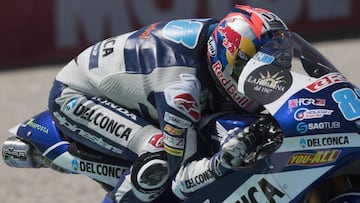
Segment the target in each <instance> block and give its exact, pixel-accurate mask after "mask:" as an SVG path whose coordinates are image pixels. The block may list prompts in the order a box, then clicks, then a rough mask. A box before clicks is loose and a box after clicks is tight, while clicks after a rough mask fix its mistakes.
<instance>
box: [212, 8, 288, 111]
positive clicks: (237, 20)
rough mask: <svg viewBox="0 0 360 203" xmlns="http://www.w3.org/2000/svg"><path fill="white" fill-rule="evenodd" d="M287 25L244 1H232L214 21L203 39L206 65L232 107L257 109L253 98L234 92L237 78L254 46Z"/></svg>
mask: <svg viewBox="0 0 360 203" xmlns="http://www.w3.org/2000/svg"><path fill="white" fill-rule="evenodd" d="M287 29H288V28H287V26H286V25H285V24H284V22H283V21H282V20H281V19H280V18H279V17H278V16H276V15H275V14H274V13H272V12H270V11H268V10H265V9H261V8H253V7H250V6H245V5H235V7H234V8H233V10H232V11H231V12H230V13H229V14H228V15H227V16H226V17H225V18H224V19H222V20H220V22H219V23H218V24H217V26H216V27H215V29H214V31H213V32H212V34H211V36H210V37H209V40H208V42H207V58H208V63H209V69H210V73H211V75H212V76H213V77H214V79H215V81H216V86H217V89H219V91H220V93H221V94H222V95H223V96H225V97H226V98H227V99H228V100H230V101H232V102H235V107H240V109H242V110H245V111H248V112H255V111H257V110H258V109H259V104H258V103H257V102H256V101H255V100H253V99H252V98H250V97H248V96H246V95H243V94H241V93H240V92H238V90H237V89H238V88H237V83H238V78H239V76H240V74H241V72H242V69H243V68H244V66H245V65H246V63H247V62H248V60H249V59H250V58H251V57H252V56H254V55H255V53H256V52H257V50H258V49H259V48H260V47H261V46H262V45H263V44H264V43H266V42H267V41H268V40H269V39H271V38H272V37H273V36H274V35H275V33H277V32H278V31H281V30H282V31H284V30H287Z"/></svg>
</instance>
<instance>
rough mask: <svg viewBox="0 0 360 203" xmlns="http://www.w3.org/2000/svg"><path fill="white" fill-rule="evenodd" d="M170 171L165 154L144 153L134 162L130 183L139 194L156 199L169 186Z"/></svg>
mask: <svg viewBox="0 0 360 203" xmlns="http://www.w3.org/2000/svg"><path fill="white" fill-rule="evenodd" d="M169 180H170V170H169V166H168V162H167V156H166V153H165V152H163V151H162V152H156V153H145V154H142V155H141V156H139V157H138V159H137V160H136V161H135V162H134V164H133V166H132V171H131V182H132V184H133V186H134V187H135V188H136V190H138V191H139V192H140V193H143V194H144V193H145V194H148V195H150V196H153V197H152V198H154V199H155V198H157V197H158V196H159V195H161V194H162V192H164V191H165V189H166V187H167V186H168V185H169Z"/></svg>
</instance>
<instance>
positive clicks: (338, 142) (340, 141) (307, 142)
mask: <svg viewBox="0 0 360 203" xmlns="http://www.w3.org/2000/svg"><path fill="white" fill-rule="evenodd" d="M348 144H350V141H349V137H348V136H335V137H334V136H329V137H322V138H318V137H316V138H308V139H305V138H303V139H301V140H300V146H301V147H302V148H311V147H335V146H343V145H348Z"/></svg>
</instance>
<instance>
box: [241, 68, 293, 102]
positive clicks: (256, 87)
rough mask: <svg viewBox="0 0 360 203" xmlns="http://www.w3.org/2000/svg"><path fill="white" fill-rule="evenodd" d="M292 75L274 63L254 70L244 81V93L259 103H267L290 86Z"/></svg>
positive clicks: (278, 96) (275, 98) (279, 95)
mask: <svg viewBox="0 0 360 203" xmlns="http://www.w3.org/2000/svg"><path fill="white" fill-rule="evenodd" d="M291 84H292V76H291V74H290V72H288V71H284V70H282V69H280V68H279V67H277V66H274V65H271V64H270V65H265V66H263V67H261V68H258V69H256V70H254V71H253V72H252V73H251V74H250V75H249V76H248V77H247V78H246V81H245V86H244V90H245V95H248V96H249V97H251V98H255V99H256V100H257V101H258V102H259V103H261V104H269V103H271V102H273V101H275V100H277V99H278V98H280V97H281V96H282V95H283V94H284V93H285V92H286V91H287V90H288V89H289V88H290V86H291Z"/></svg>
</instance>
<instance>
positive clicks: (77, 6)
mask: <svg viewBox="0 0 360 203" xmlns="http://www.w3.org/2000/svg"><path fill="white" fill-rule="evenodd" d="M234 2H237V3H243V4H251V5H253V6H257V7H263V8H267V9H269V10H272V11H273V12H274V13H276V14H278V15H279V16H280V17H281V18H282V19H283V20H284V21H285V22H286V23H287V24H288V26H289V28H291V29H292V30H295V31H298V32H300V33H301V34H304V35H313V34H317V35H320V34H323V35H330V34H339V33H348V32H351V31H352V30H355V29H358V28H357V27H358V25H359V22H358V21H360V13H359V12H357V10H358V9H359V8H360V1H358V0H341V1H338V0H291V1H289V0H268V1H255V2H254V1H251V0H243V1H218V0H196V1H194V0H182V1H176V0H153V1H143V0H132V1H127V0H107V1H97V0H37V1H26V0H17V1H16V0H15V1H6V2H3V4H2V6H1V8H0V11H1V14H2V18H0V25H2V29H1V30H2V31H1V39H0V40H1V45H2V49H1V50H0V68H9V67H14V66H21V65H32V64H40V63H52V62H58V61H64V60H69V59H71V58H72V57H73V56H74V55H76V54H77V53H79V52H80V51H81V50H82V49H84V48H85V47H87V46H89V45H91V44H93V43H94V42H96V41H99V40H102V39H104V38H106V37H109V36H112V35H117V34H121V33H125V32H128V31H131V30H134V29H136V28H139V27H140V26H143V25H146V24H149V23H152V22H154V21H160V20H167V19H175V18H192V17H209V16H211V17H215V18H221V17H222V16H224V15H225V14H226V13H227V12H228V11H229V10H230V9H231V7H232V5H233V3H234ZM189 5H191V6H189Z"/></svg>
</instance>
